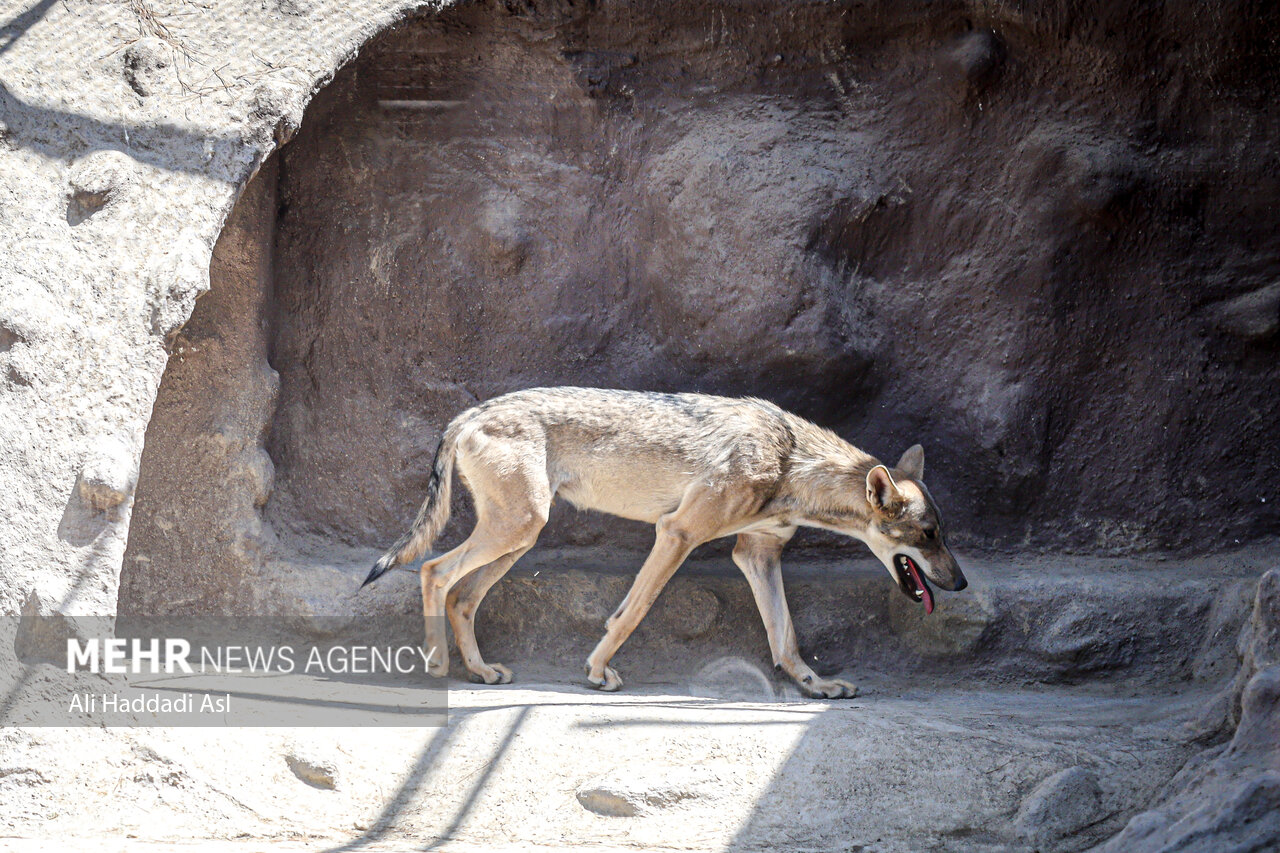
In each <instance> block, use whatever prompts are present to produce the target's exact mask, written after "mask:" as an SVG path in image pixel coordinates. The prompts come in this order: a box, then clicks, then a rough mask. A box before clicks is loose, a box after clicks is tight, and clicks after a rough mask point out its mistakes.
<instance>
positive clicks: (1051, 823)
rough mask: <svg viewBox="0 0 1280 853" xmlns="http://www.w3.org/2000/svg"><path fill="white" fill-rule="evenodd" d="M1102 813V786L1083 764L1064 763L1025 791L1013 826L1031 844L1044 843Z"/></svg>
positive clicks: (1091, 821) (1089, 822)
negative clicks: (1069, 765)
mask: <svg viewBox="0 0 1280 853" xmlns="http://www.w3.org/2000/svg"><path fill="white" fill-rule="evenodd" d="M1103 816H1104V812H1103V811H1102V789H1101V788H1100V787H1099V786H1098V777H1097V775H1096V774H1095V773H1094V772H1093V771H1092V770H1090V769H1088V768H1087V767H1079V766H1077V767H1068V768H1067V769H1066V770H1061V771H1059V772H1057V773H1055V774H1053V775H1052V776H1050V777H1049V778H1048V779H1045V780H1044V781H1043V782H1041V783H1040V784H1039V785H1037V786H1036V788H1035V790H1034V791H1032V792H1031V793H1030V794H1028V795H1027V798H1026V799H1025V800H1023V801H1022V805H1021V806H1020V807H1019V808H1018V816H1017V817H1016V818H1015V819H1014V822H1013V823H1014V828H1015V829H1016V830H1017V832H1018V834H1019V835H1021V836H1022V837H1023V838H1025V839H1027V840H1028V841H1030V842H1031V843H1033V844H1037V845H1044V844H1048V843H1051V842H1054V841H1057V840H1058V839H1059V838H1062V837H1063V836H1065V835H1070V834H1072V833H1074V832H1079V831H1080V830H1081V829H1084V828H1085V827H1086V826H1088V825H1089V824H1091V823H1094V822H1095V821H1098V820H1100V819H1101V818H1102V817H1103Z"/></svg>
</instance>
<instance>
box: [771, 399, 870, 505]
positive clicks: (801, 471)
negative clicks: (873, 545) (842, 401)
mask: <svg viewBox="0 0 1280 853" xmlns="http://www.w3.org/2000/svg"><path fill="white" fill-rule="evenodd" d="M795 421H796V422H795V423H793V424H792V425H791V426H792V430H793V432H794V434H795V437H796V441H795V448H794V449H793V450H792V454H791V460H790V467H789V470H788V472H787V483H786V485H785V487H784V490H783V491H785V492H786V494H787V496H788V497H789V498H790V499H791V501H792V503H793V506H795V508H796V509H797V510H799V511H800V513H802V514H805V515H807V516H809V517H811V518H813V519H814V520H835V519H842V520H852V519H859V520H863V521H865V520H868V519H870V517H871V507H870V506H869V505H868V504H867V489H866V482H867V472H869V471H870V470H871V469H872V468H874V467H875V466H877V465H879V464H881V463H880V461H879V460H878V459H876V458H875V457H874V456H872V455H871V454H869V453H864V452H863V451H861V450H859V449H858V448H856V447H854V446H853V445H852V444H850V443H849V442H847V441H845V440H844V439H842V438H840V436H838V435H836V434H835V433H833V432H831V431H830V430H827V429H823V428H822V427H819V426H816V425H815V424H811V423H809V422H808V421H803V420H801V419H800V418H796V419H795Z"/></svg>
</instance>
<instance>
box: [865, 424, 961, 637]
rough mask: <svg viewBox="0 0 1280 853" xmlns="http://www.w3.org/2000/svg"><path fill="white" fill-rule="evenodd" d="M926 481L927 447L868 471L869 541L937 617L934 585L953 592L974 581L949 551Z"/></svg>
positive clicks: (903, 584)
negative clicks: (888, 464) (896, 461)
mask: <svg viewBox="0 0 1280 853" xmlns="http://www.w3.org/2000/svg"><path fill="white" fill-rule="evenodd" d="M923 477H924V448H923V447H921V446H920V445H918V444H917V445H915V446H914V447H912V448H911V449H909V450H908V451H907V452H906V453H904V454H902V458H901V459H899V460H898V464H897V465H895V466H894V467H893V470H889V469H888V468H887V467H885V466H884V465H877V466H876V467H874V468H872V469H871V470H870V471H868V472H867V503H868V505H869V506H870V508H871V516H870V519H869V520H868V522H867V530H866V534H865V537H864V541H865V542H866V543H867V545H868V547H870V548H871V550H872V552H873V553H874V554H875V555H876V556H877V557H879V558H880V562H882V563H884V565H885V568H887V569H888V570H889V574H891V575H893V579H894V580H896V581H897V582H898V587H899V588H901V590H902V592H903V594H904V595H906V596H907V597H908V598H910V599H911V600H912V601H918V602H920V603H922V604H923V605H924V609H925V612H926V613H932V612H933V592H932V590H931V589H930V588H929V582H930V581H932V582H933V583H935V584H937V585H938V586H939V587H941V588H942V589H945V590H949V591H952V592H959V591H960V590H962V589H964V588H965V587H966V586H968V585H969V582H968V581H966V580H965V579H964V573H963V572H961V571H960V566H959V565H957V564H956V560H955V558H954V557H952V556H951V552H950V551H949V550H947V542H946V538H945V537H944V535H943V529H942V516H941V515H940V514H939V512H938V506H937V504H935V503H934V502H933V496H932V495H930V494H929V490H928V489H927V488H925V485H924V480H923V479H922V478H923Z"/></svg>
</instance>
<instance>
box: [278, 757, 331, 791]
mask: <svg viewBox="0 0 1280 853" xmlns="http://www.w3.org/2000/svg"><path fill="white" fill-rule="evenodd" d="M284 760H285V762H286V763H287V764H288V765H289V769H290V770H291V771H293V775H294V776H297V777H298V778H299V779H301V780H302V781H303V782H306V783H307V784H308V785H310V786H311V787H313V788H320V789H323V790H326V791H332V790H335V789H336V788H337V787H338V765H337V764H336V763H335V762H333V761H332V760H330V759H327V758H322V757H319V756H315V755H310V754H307V753H306V752H304V751H303V750H301V749H299V748H297V747H294V748H293V749H291V750H290V751H289V752H288V753H286V754H285V757H284Z"/></svg>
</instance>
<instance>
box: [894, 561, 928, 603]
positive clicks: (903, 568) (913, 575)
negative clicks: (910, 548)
mask: <svg viewBox="0 0 1280 853" xmlns="http://www.w3.org/2000/svg"><path fill="white" fill-rule="evenodd" d="M893 566H894V568H895V569H897V575H898V586H899V587H900V588H901V589H902V591H903V593H905V594H906V596H907V598H910V599H911V600H912V601H919V602H922V603H923V604H924V612H925V613H932V612H933V591H932V590H930V589H929V582H928V581H926V580H925V579H924V575H923V574H921V572H920V567H919V566H917V565H916V563H915V560H912V559H911V558H910V557H908V556H907V555H906V554H898V555H897V556H895V557H894V558H893Z"/></svg>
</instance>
